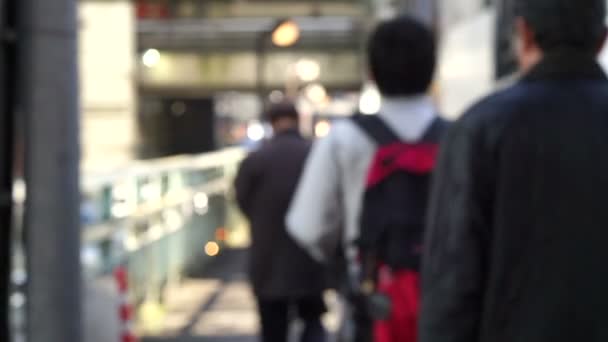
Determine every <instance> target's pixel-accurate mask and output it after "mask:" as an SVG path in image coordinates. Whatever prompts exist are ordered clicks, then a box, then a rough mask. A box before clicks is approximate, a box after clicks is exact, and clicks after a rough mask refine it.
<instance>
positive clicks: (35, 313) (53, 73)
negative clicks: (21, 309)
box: [18, 0, 111, 342]
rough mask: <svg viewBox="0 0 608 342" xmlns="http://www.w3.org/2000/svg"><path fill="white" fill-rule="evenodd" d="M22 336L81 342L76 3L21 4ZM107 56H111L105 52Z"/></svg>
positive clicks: (34, 341) (41, 0) (38, 0)
mask: <svg viewBox="0 0 608 342" xmlns="http://www.w3.org/2000/svg"><path fill="white" fill-rule="evenodd" d="M18 3H19V6H20V11H19V13H20V15H21V16H20V24H21V25H20V27H19V38H18V39H19V41H20V44H21V50H20V53H21V54H20V61H21V63H22V64H21V69H20V72H21V75H20V76H21V78H22V80H23V84H22V88H21V89H20V90H21V92H22V94H21V95H22V97H21V103H22V108H23V114H24V116H25V140H26V147H25V181H26V185H27V199H26V204H25V234H26V244H27V245H26V248H27V266H28V267H27V270H28V286H27V300H28V302H27V320H28V328H27V338H28V341H30V342H50V341H57V342H78V341H82V338H81V336H82V327H81V319H82V317H81V273H80V229H79V214H78V212H79V209H78V208H79V197H80V196H79V178H78V177H79V173H78V168H79V141H78V130H79V123H78V112H79V109H78V108H79V106H78V71H77V21H76V18H77V16H76V9H77V8H76V6H77V1H76V0H19V1H18ZM108 53H111V51H108Z"/></svg>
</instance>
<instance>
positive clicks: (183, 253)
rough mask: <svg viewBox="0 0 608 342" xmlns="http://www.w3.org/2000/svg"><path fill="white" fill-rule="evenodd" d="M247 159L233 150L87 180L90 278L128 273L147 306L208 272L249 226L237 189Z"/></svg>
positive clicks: (84, 258) (84, 252) (150, 164)
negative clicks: (183, 280)
mask: <svg viewBox="0 0 608 342" xmlns="http://www.w3.org/2000/svg"><path fill="white" fill-rule="evenodd" d="M243 156H244V151H242V150H240V149H230V150H225V151H220V152H214V153H209V154H204V155H200V156H183V157H175V158H169V159H161V160H156V161H144V162H136V163H135V164H134V165H132V166H130V167H128V168H126V169H124V170H118V171H115V172H112V173H108V174H105V175H99V174H89V175H84V177H83V184H82V192H83V202H82V209H81V212H82V221H83V231H82V239H83V240H82V241H83V247H82V261H83V267H84V273H85V275H86V277H87V279H90V280H92V281H94V279H95V278H98V277H103V276H107V275H108V274H111V272H112V271H113V270H114V269H115V267H117V266H119V265H123V266H126V267H127V269H128V273H129V278H130V284H131V289H130V290H131V292H132V296H133V297H134V298H135V299H136V300H137V302H141V301H143V300H145V299H148V298H150V297H158V296H162V293H163V288H164V286H166V284H167V283H170V282H172V281H173V280H176V279H179V278H180V277H181V276H182V275H184V274H185V273H188V272H189V269H190V268H192V267H195V268H196V267H201V265H202V264H204V263H205V262H206V260H208V259H209V257H212V256H214V255H215V254H216V253H217V252H218V248H222V247H224V246H225V245H227V244H228V243H229V241H228V239H229V237H230V235H231V233H233V232H235V233H236V229H238V228H239V227H241V226H242V220H241V219H240V217H239V215H238V211H237V210H236V207H235V205H234V201H233V200H232V196H231V184H232V179H233V177H234V175H235V173H236V169H237V167H238V164H239V162H240V160H241V159H242V158H243ZM240 233H241V232H239V234H240Z"/></svg>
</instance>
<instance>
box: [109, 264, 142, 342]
mask: <svg viewBox="0 0 608 342" xmlns="http://www.w3.org/2000/svg"><path fill="white" fill-rule="evenodd" d="M114 279H115V280H116V285H117V287H118V293H119V296H120V307H119V309H118V316H119V318H120V324H121V333H120V342H137V341H138V338H137V336H135V334H134V333H133V306H132V305H131V303H130V301H129V279H128V274H127V269H126V268H125V267H123V266H119V267H117V268H116V270H115V271H114Z"/></svg>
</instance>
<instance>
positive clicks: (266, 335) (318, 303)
mask: <svg viewBox="0 0 608 342" xmlns="http://www.w3.org/2000/svg"><path fill="white" fill-rule="evenodd" d="M258 310H259V313H260V321H261V324H262V342H286V341H287V339H288V334H289V323H290V321H291V319H292V318H296V317H297V318H300V319H301V320H302V322H303V323H304V331H303V332H302V336H301V337H300V341H301V342H325V341H326V339H327V332H326V331H325V328H324V327H323V324H322V322H321V316H322V315H323V313H325V312H326V311H327V308H326V307H325V303H324V302H323V297H322V296H321V295H318V296H311V297H304V298H297V299H264V298H258Z"/></svg>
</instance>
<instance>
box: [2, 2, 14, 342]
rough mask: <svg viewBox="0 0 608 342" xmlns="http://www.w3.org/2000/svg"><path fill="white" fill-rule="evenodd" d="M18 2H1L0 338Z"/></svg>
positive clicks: (6, 327)
mask: <svg viewBox="0 0 608 342" xmlns="http://www.w3.org/2000/svg"><path fill="white" fill-rule="evenodd" d="M15 17H16V11H15V3H14V2H12V1H2V2H0V39H1V40H0V41H1V44H2V47H1V48H0V278H1V279H0V319H1V322H0V341H9V340H10V324H9V301H8V298H9V295H10V279H11V260H12V249H11V245H12V239H13V236H12V234H11V231H12V228H11V215H12V185H13V175H12V171H13V170H12V169H13V167H12V165H13V147H14V135H13V131H14V128H15V127H14V110H15V107H14V105H15V89H16V88H17V86H16V77H15V64H16V48H15V39H14V35H15V31H14V29H15Z"/></svg>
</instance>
